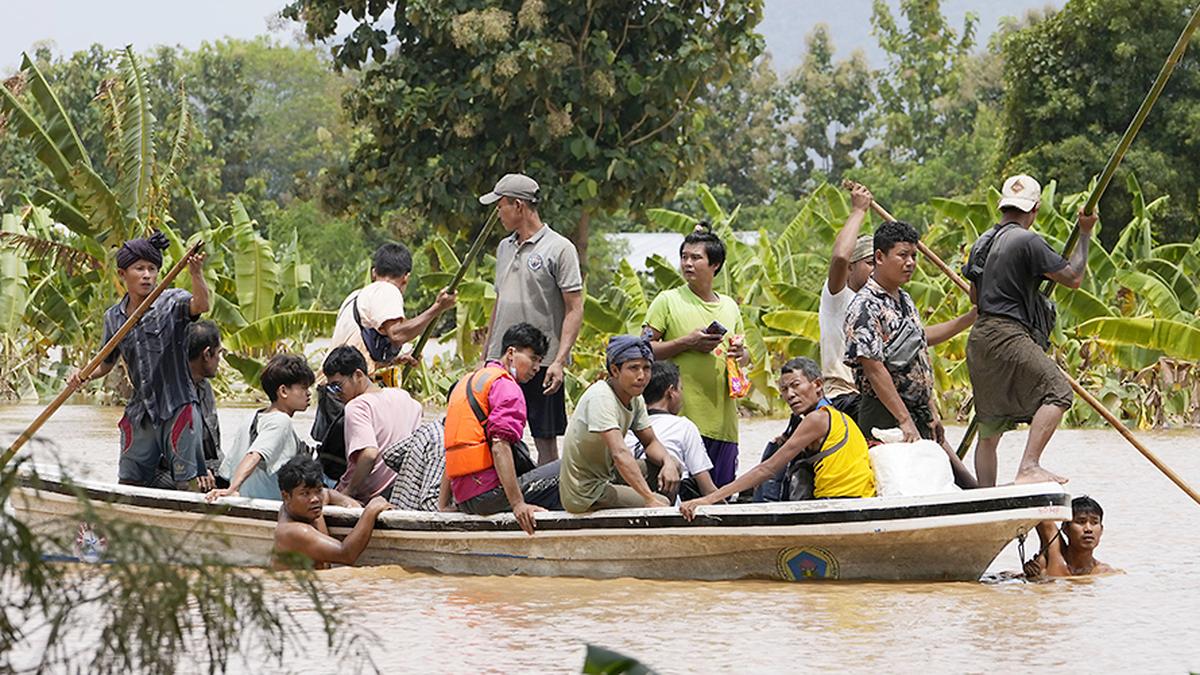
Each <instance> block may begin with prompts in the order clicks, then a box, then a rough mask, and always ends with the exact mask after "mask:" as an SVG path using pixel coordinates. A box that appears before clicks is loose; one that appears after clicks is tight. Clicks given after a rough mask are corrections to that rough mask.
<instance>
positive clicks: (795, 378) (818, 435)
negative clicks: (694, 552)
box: [680, 357, 875, 520]
mask: <svg viewBox="0 0 1200 675" xmlns="http://www.w3.org/2000/svg"><path fill="white" fill-rule="evenodd" d="M779 390H780V392H782V393H783V397H784V400H786V401H787V404H788V406H789V407H790V408H791V409H792V412H794V413H796V414H797V415H801V416H803V419H802V421H801V422H800V424H799V425H798V426H797V427H796V429H795V431H793V432H792V435H791V436H790V437H789V438H788V439H787V440H786V441H785V442H784V444H783V445H782V446H781V447H780V448H779V449H778V450H777V451H775V453H774V454H773V455H771V456H770V457H769V458H768V459H766V460H765V461H763V462H762V463H761V464H759V465H758V466H756V467H754V468H753V469H750V470H749V471H747V472H746V473H745V474H742V475H741V476H739V477H738V478H737V479H736V480H734V481H733V482H732V483H730V484H728V485H726V486H724V487H722V488H721V489H720V490H717V491H716V492H713V493H712V494H708V495H705V496H703V497H700V498H698V499H693V500H691V501H687V502H684V503H683V505H682V506H681V507H680V511H681V512H682V513H683V517H684V518H686V519H688V520H692V519H693V518H695V516H696V508H697V507H699V506H703V505H705V504H716V503H718V502H720V501H722V500H724V499H726V498H727V497H730V496H732V495H735V494H737V493H739V492H741V491H742V490H749V489H752V488H754V487H757V486H758V485H760V484H762V483H764V482H766V481H767V480H768V479H771V478H772V477H774V476H775V475H776V474H778V473H780V472H781V471H783V470H784V469H785V468H786V469H788V475H789V476H791V475H792V474H793V473H794V472H799V471H806V470H808V468H809V467H811V470H812V471H813V480H812V484H813V489H812V497H813V498H816V499H824V498H829V499H832V498H837V497H874V496H875V475H874V474H873V473H872V471H871V461H870V458H869V456H868V454H867V441H866V439H865V438H864V437H863V434H862V432H861V431H859V429H858V425H857V424H855V423H854V420H853V419H851V418H850V417H849V416H847V415H846V414H845V413H843V412H841V411H840V410H837V409H836V408H834V407H833V406H832V405H831V404H830V403H829V400H828V399H826V398H825V391H824V383H823V381H822V378H821V368H820V367H819V366H818V365H817V364H816V362H815V361H813V360H812V359H809V358H803V357H801V358H795V359H792V360H791V361H788V362H787V363H785V364H784V365H783V368H782V370H781V371H780V376H779ZM805 464H807V465H808V466H807V467H806V466H804V465H805ZM784 489H785V490H788V489H789V486H788V485H786V484H785V486H784ZM787 498H790V499H798V498H801V495H797V494H795V490H794V489H792V490H791V494H789V495H788V496H787Z"/></svg>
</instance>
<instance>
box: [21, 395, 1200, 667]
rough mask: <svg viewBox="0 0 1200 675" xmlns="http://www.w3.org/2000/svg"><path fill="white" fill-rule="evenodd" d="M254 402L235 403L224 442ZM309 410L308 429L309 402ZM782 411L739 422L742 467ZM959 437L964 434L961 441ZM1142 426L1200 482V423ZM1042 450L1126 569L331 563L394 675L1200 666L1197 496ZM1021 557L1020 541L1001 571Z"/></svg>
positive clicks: (60, 430)
mask: <svg viewBox="0 0 1200 675" xmlns="http://www.w3.org/2000/svg"><path fill="white" fill-rule="evenodd" d="M38 410H39V408H38V407H35V406H0V438H12V437H13V436H15V434H17V433H19V432H20V430H21V429H22V428H23V427H24V425H25V424H26V423H28V422H29V421H30V420H32V419H33V418H34V417H35V416H36V414H37V412H38ZM250 413H251V411H250V410H248V409H236V408H234V409H226V410H222V413H221V422H222V429H223V435H224V438H225V439H226V442H227V443H228V441H229V439H231V438H233V436H234V431H235V429H236V428H237V425H238V424H244V423H246V421H247V420H248V416H249V414H250ZM120 415H121V411H120V409H119V408H108V407H97V406H83V405H78V406H66V407H64V408H63V409H62V410H60V411H59V412H58V413H57V414H56V415H55V417H54V418H53V419H52V420H51V421H50V422H49V423H47V425H46V426H45V427H44V428H43V429H42V433H41V436H42V437H43V438H45V439H47V440H49V441H51V442H52V443H51V444H46V445H42V446H39V447H37V448H36V449H35V451H34V456H35V460H36V461H37V462H38V463H39V464H47V463H56V462H61V463H62V464H63V465H64V466H66V467H67V468H68V469H69V470H70V471H71V473H72V474H73V475H75V476H77V477H84V478H91V479H97V480H114V479H115V477H116V465H117V429H116V423H117V420H118V419H119V418H120ZM296 425H297V428H298V429H300V430H301V431H303V432H306V431H307V430H308V428H309V427H310V426H311V416H298V417H297V420H296ZM782 426H783V423H782V422H781V421H778V420H750V421H745V420H744V421H743V423H742V435H741V442H742V455H741V466H740V470H742V471H745V470H746V469H748V468H750V467H752V466H753V465H754V463H755V462H756V460H757V459H758V454H759V453H760V452H761V449H762V446H763V444H764V443H765V442H766V441H767V440H768V439H769V438H770V437H771V436H773V435H774V434H776V433H778V432H779V430H780V429H781V428H782ZM961 433H962V430H961V429H952V430H951V431H950V432H949V434H950V436H951V440H952V442H954V441H957V438H958V436H959V434H961ZM1139 438H1141V439H1142V440H1143V442H1145V443H1146V444H1147V445H1148V446H1149V447H1150V448H1151V450H1153V451H1155V452H1156V453H1158V454H1159V455H1160V456H1161V457H1162V458H1163V459H1164V460H1165V461H1166V462H1167V463H1168V464H1169V465H1170V466H1172V467H1173V468H1174V469H1175V470H1176V471H1177V472H1178V473H1180V474H1181V475H1182V476H1183V477H1184V478H1185V479H1186V480H1189V481H1190V482H1191V483H1192V484H1193V485H1200V432H1198V431H1195V430H1185V431H1157V432H1144V433H1140V434H1139ZM1024 442H1025V434H1024V432H1017V433H1011V434H1008V435H1007V436H1006V437H1005V439H1004V441H1003V443H1002V444H1001V446H1000V475H1001V479H1002V480H1007V479H1011V477H1012V475H1013V474H1014V473H1015V470H1016V463H1017V460H1018V458H1019V454H1020V451H1021V448H1022V447H1023V445H1024ZM969 463H970V458H969V457H968V464H969ZM1044 463H1045V465H1046V466H1047V467H1048V468H1049V469H1051V470H1052V471H1056V472H1059V473H1062V474H1064V475H1066V476H1068V477H1070V478H1071V481H1070V483H1069V484H1068V488H1069V489H1070V490H1071V492H1072V493H1074V494H1088V495H1091V496H1092V497H1094V498H1095V499H1097V500H1098V501H1099V502H1100V503H1101V505H1103V507H1104V510H1105V518H1104V524H1105V528H1106V529H1105V532H1104V536H1103V540H1102V543H1101V546H1100V548H1099V550H1098V552H1097V557H1098V558H1099V559H1101V560H1103V561H1104V562H1107V563H1109V564H1111V565H1114V566H1116V567H1119V568H1123V569H1124V570H1125V571H1126V574H1124V575H1120V576H1111V577H1103V578H1093V579H1086V580H1060V581H1055V582H1050V583H1037V584H1029V583H1024V582H1022V581H1019V580H1008V581H999V580H995V579H993V580H987V579H988V577H985V581H982V582H979V583H923V584H915V583H886V584H884V583H879V584H875V583H836V582H834V583H828V582H826V583H786V582H761V581H750V582H695V583H689V582H661V581H639V580H634V579H619V580H610V581H590V580H583V579H530V578H519V577H511V578H508V577H503V578H502V577H447V576H438V575H430V574H418V573H410V572H406V571H404V570H403V569H401V568H397V567H383V568H364V569H349V568H343V569H336V570H332V571H329V572H324V573H322V576H323V579H324V580H325V581H326V582H327V584H328V588H329V590H330V591H331V592H332V593H333V594H334V595H335V596H336V597H337V598H338V599H339V600H341V601H342V602H344V603H346V602H348V603H352V604H353V605H354V610H353V612H352V613H351V614H350V615H348V616H347V617H346V618H347V626H348V629H350V630H353V629H354V627H355V626H365V627H367V628H369V629H370V631H371V632H372V633H374V635H375V636H376V637H375V639H374V641H373V642H372V643H371V645H370V652H371V654H372V656H373V658H374V661H375V663H376V664H377V665H378V666H379V667H380V668H381V669H383V670H384V671H385V672H398V671H406V672H453V673H470V672H505V673H511V672H521V673H527V672H537V673H540V672H570V671H573V670H577V669H578V667H579V665H580V664H581V663H582V656H583V650H584V645H585V644H586V643H589V642H590V643H593V644H598V645H602V646H605V647H609V648H612V649H616V650H619V651H622V652H625V653H627V654H629V655H631V656H635V657H637V658H639V659H641V660H642V661H643V662H645V663H646V664H648V665H650V666H651V667H653V668H655V669H656V670H658V671H659V672H662V673H696V672H701V673H709V672H713V673H719V672H754V673H764V672H771V673H773V672H815V671H825V672H834V671H846V670H849V671H855V672H862V671H876V672H880V671H889V672H913V673H917V672H920V673H925V672H931V671H934V672H997V671H998V672H1015V671H1020V672H1027V671H1035V672H1040V671H1048V670H1066V669H1069V670H1072V671H1090V672H1112V671H1117V670H1122V671H1132V672H1138V673H1150V672H1162V673H1186V672H1198V671H1200V506H1197V505H1196V504H1195V503H1193V502H1192V501H1191V500H1190V499H1188V498H1187V496H1186V495H1184V494H1183V493H1182V492H1181V491H1180V490H1178V489H1177V488H1176V487H1175V486H1174V485H1173V484H1172V483H1170V482H1169V481H1168V480H1167V479H1166V478H1165V477H1163V476H1162V475H1161V474H1160V473H1159V472H1158V471H1157V470H1156V469H1155V468H1154V467H1153V466H1152V465H1151V464H1150V463H1149V462H1147V461H1146V460H1145V459H1143V458H1142V456H1141V455H1139V454H1138V453H1137V451H1135V450H1134V449H1133V448H1132V447H1131V446H1129V445H1128V444H1127V443H1126V442H1125V441H1124V440H1123V439H1122V438H1121V437H1120V436H1118V435H1117V434H1116V433H1115V432H1111V431H1102V430H1088V431H1060V432H1059V433H1058V434H1056V435H1055V437H1054V439H1053V440H1052V441H1051V444H1050V447H1049V449H1048V450H1047V452H1046V459H1045V462H1044ZM1031 548H1032V545H1031ZM1018 569H1019V560H1018V555H1017V549H1016V545H1015V544H1014V545H1010V546H1009V547H1008V548H1007V549H1006V550H1005V551H1004V552H1003V553H1001V554H1000V556H999V557H998V558H997V559H996V561H995V562H994V563H993V564H992V567H991V570H990V571H989V575H998V574H999V573H1001V572H1004V571H1013V570H1018ZM311 618H312V624H313V626H314V628H315V627H316V626H317V622H316V619H315V616H314V617H311ZM197 656H201V655H197ZM238 669H239V670H245V671H248V672H280V671H284V672H305V673H328V672H336V671H337V664H336V663H333V662H329V661H327V660H324V659H321V658H320V657H319V656H314V655H308V656H307V657H304V658H301V657H297V658H295V659H294V662H291V663H288V664H287V665H286V666H285V667H284V668H282V669H281V668H280V667H279V666H278V665H277V664H261V663H254V659H253V657H251V658H250V659H249V662H248V663H243V664H240V665H239V666H238Z"/></svg>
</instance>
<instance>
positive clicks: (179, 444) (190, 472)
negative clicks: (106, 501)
mask: <svg viewBox="0 0 1200 675" xmlns="http://www.w3.org/2000/svg"><path fill="white" fill-rule="evenodd" d="M117 427H118V428H119V429H120V430H121V459H120V463H119V468H118V474H117V476H118V478H119V479H120V482H122V483H125V484H132V485H146V486H153V485H156V483H157V481H163V482H164V483H166V482H167V481H164V480H163V478H164V477H163V476H159V475H158V474H159V466H160V463H161V464H162V465H164V466H165V467H166V469H167V473H169V475H170V479H171V480H170V483H185V482H187V481H189V480H191V479H193V478H196V477H197V476H203V475H205V472H206V469H205V465H204V421H203V419H201V417H200V406H199V405H198V404H196V403H188V404H186V405H183V406H181V407H180V408H179V409H178V410H176V411H175V414H174V415H172V416H171V419H169V420H166V421H163V422H154V421H150V420H148V419H143V420H142V421H141V422H140V423H135V422H134V421H133V420H131V419H129V416H128V415H125V416H123V417H122V418H121V421H120V422H119V423H118V424H117Z"/></svg>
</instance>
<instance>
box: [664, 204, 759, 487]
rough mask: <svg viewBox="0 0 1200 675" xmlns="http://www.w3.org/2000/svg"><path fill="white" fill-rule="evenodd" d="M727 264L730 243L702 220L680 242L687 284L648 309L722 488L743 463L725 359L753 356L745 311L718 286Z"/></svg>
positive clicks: (685, 412) (685, 407) (685, 408)
mask: <svg viewBox="0 0 1200 675" xmlns="http://www.w3.org/2000/svg"><path fill="white" fill-rule="evenodd" d="M724 264H725V243H724V242H722V241H721V238H720V237H718V236H717V235H715V234H713V232H712V229H711V227H709V226H708V225H707V224H706V223H701V224H700V225H697V226H696V231H695V232H692V233H691V234H689V235H688V236H687V237H685V238H684V240H683V245H682V246H680V247H679V269H680V272H682V273H683V278H684V280H686V281H687V285H686V286H678V287H676V288H672V289H670V290H668V291H663V292H662V293H660V294H659V295H658V297H657V298H655V299H654V302H652V303H650V309H649V311H647V312H646V331H647V333H648V336H649V338H650V345H651V347H652V348H653V349H654V356H655V357H656V358H659V359H670V360H671V361H673V362H674V363H675V365H677V366H679V375H680V380H681V383H682V389H683V391H685V392H687V396H685V397H684V399H683V410H682V411H680V414H681V415H682V416H684V417H686V418H688V419H690V420H691V421H693V422H695V423H696V426H697V427H699V428H700V437H701V438H702V439H703V441H704V448H705V450H707V451H708V456H709V458H710V459H712V463H713V468H712V479H713V483H714V484H715V485H716V486H717V487H721V486H723V485H725V484H727V483H730V482H732V481H733V479H734V478H735V477H736V476H737V465H738V461H737V460H738V414H737V402H736V401H735V400H734V399H732V398H730V396H729V380H728V377H729V375H728V373H727V372H726V370H727V369H726V359H727V357H733V358H734V359H735V360H736V361H737V362H738V363H739V365H742V366H745V365H746V364H747V363H749V361H750V355H749V354H748V353H747V352H746V348H745V347H744V346H743V345H742V343H741V334H742V330H743V328H742V313H741V310H739V309H738V306H737V303H736V302H734V300H733V298H731V297H729V296H725V295H719V294H718V293H717V292H716V291H715V290H714V289H713V279H714V278H715V277H716V275H717V273H718V272H720V271H721V266H722V265H724Z"/></svg>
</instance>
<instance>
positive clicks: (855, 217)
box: [826, 183, 873, 295]
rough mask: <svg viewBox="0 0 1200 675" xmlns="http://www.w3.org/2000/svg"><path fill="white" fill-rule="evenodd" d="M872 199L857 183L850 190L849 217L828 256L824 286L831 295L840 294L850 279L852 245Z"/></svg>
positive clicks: (855, 240) (866, 190)
mask: <svg viewBox="0 0 1200 675" xmlns="http://www.w3.org/2000/svg"><path fill="white" fill-rule="evenodd" d="M872 199H873V198H872V197H871V191H870V190H868V189H867V188H866V187H864V186H862V185H859V184H858V183H855V184H854V187H852V188H851V189H850V208H851V211H850V217H849V218H847V219H846V224H845V225H843V226H842V229H841V231H839V232H838V234H837V238H836V239H834V240H833V253H832V254H831V255H830V256H829V276H828V278H827V279H826V284H827V287H828V288H829V292H830V294H832V295H837V294H838V293H841V292H842V289H843V288H845V287H846V281H847V280H848V279H849V278H850V256H852V255H854V244H855V243H857V241H858V233H859V232H860V231H861V230H862V224H863V222H865V221H866V219H867V210H868V209H870V208H871V201H872Z"/></svg>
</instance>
